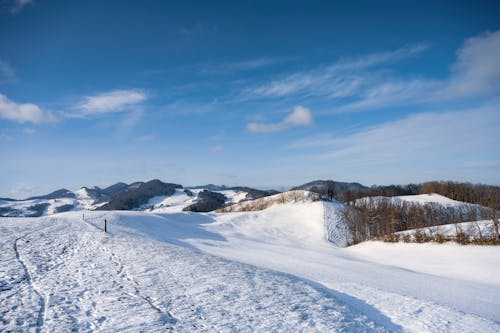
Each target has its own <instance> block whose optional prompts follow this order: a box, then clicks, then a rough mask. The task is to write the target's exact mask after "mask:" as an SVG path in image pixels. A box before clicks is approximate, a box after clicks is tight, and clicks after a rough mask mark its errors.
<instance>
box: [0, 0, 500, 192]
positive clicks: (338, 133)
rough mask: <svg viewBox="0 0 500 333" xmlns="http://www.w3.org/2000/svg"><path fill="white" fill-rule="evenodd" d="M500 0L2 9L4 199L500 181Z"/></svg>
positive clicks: (48, 4) (25, 1)
mask: <svg viewBox="0 0 500 333" xmlns="http://www.w3.org/2000/svg"><path fill="white" fill-rule="evenodd" d="M499 15H500V6H499V5H498V2H495V1H468V2H461V1H441V2H439V3H436V2H435V1H429V2H426V1H419V2H401V1H381V2H376V3H375V2H373V1H350V2H347V1H346V2H336V1H292V2H290V1H273V2H271V1H248V2H239V1H238V2H235V1H210V2H209V1H197V2H195V1H175V2H174V1H163V2H160V1H141V2H138V1H79V2H77V1H36V0H34V1H30V0H14V1H2V2H1V3H0V154H1V158H0V183H1V186H0V196H10V197H17V198H19V197H25V196H29V195H33V194H38V193H44V192H48V191H51V190H54V189H56V188H59V187H67V188H78V187H80V186H84V185H85V186H92V185H106V184H111V183H113V182H116V181H125V182H132V181H137V180H149V179H152V178H159V179H161V180H163V181H170V182H177V183H181V184H183V185H196V184H202V183H203V184H204V183H217V184H226V185H238V184H239V185H250V186H257V187H286V186H290V185H296V184H300V183H304V182H307V181H310V180H313V179H335V180H339V181H359V182H362V183H364V184H367V185H371V184H392V183H396V184H398V183H399V184H401V183H409V182H421V181H426V180H441V179H446V180H448V179H449V180H457V181H470V182H482V183H490V184H500V148H499V147H500V145H499V144H498V142H500V20H499Z"/></svg>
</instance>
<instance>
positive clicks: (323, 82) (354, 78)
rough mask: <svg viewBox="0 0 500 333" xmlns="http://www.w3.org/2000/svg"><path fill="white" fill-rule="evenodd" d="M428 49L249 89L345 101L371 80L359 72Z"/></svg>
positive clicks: (350, 62)
mask: <svg viewBox="0 0 500 333" xmlns="http://www.w3.org/2000/svg"><path fill="white" fill-rule="evenodd" d="M427 48H428V45H426V44H417V45H412V46H405V47H402V48H399V49H397V50H394V51H389V52H381V53H373V54H369V55H366V56H363V57H358V58H353V59H341V60H339V61H337V62H336V63H334V64H333V65H330V66H326V67H320V68H316V69H314V70H310V71H303V72H297V73H293V74H290V75H287V76H285V77H283V78H280V79H277V80H274V81H271V82H269V83H265V84H262V85H259V86H257V87H253V88H250V89H247V90H246V91H245V92H244V94H245V95H248V96H251V97H282V96H287V95H291V94H299V93H301V94H308V95H325V96H329V97H332V98H340V97H346V96H349V95H351V94H353V93H354V92H355V91H357V90H358V89H359V88H360V86H361V85H366V84H368V83H369V82H370V81H372V79H370V76H366V75H361V74H360V73H359V72H360V71H362V70H365V69H367V68H373V67H376V66H380V65H383V64H388V63H393V62H395V61H400V60H403V59H407V58H412V57H415V56H417V55H418V54H420V53H422V52H423V51H425V50H426V49H427Z"/></svg>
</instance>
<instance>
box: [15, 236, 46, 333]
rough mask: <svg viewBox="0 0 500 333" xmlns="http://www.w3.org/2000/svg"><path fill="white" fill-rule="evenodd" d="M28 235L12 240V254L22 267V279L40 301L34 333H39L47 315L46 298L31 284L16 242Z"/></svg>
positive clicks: (31, 281)
mask: <svg viewBox="0 0 500 333" xmlns="http://www.w3.org/2000/svg"><path fill="white" fill-rule="evenodd" d="M27 235H28V234H25V235H23V236H21V237H18V238H16V239H15V240H14V252H15V254H16V258H17V260H19V262H20V263H21V266H22V267H23V270H24V277H25V280H26V281H27V282H28V285H29V286H30V287H31V288H32V289H33V290H34V291H35V293H36V294H37V295H38V298H39V299H40V310H39V311H38V317H37V321H36V323H37V328H36V332H37V333H39V332H41V330H42V327H43V324H44V322H45V317H46V314H47V297H46V296H43V293H42V292H41V291H40V290H39V289H38V288H37V287H36V286H35V285H34V284H33V279H32V278H31V274H30V271H29V269H28V266H26V263H25V262H24V260H23V259H22V257H21V254H20V253H19V245H18V242H19V241H20V240H21V239H23V238H24V237H26V236H27Z"/></svg>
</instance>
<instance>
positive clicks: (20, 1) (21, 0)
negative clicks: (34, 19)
mask: <svg viewBox="0 0 500 333" xmlns="http://www.w3.org/2000/svg"><path fill="white" fill-rule="evenodd" d="M33 2H34V1H33V0H14V3H13V6H12V8H11V9H10V12H11V13H12V14H16V13H19V12H20V11H21V10H22V9H23V8H24V7H25V6H27V5H30V4H32V3H33Z"/></svg>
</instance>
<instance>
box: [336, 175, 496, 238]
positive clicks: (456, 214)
mask: <svg viewBox="0 0 500 333" xmlns="http://www.w3.org/2000/svg"><path fill="white" fill-rule="evenodd" d="M430 193H437V194H440V195H443V196H446V197H448V198H450V199H453V200H457V201H463V202H466V203H469V204H468V205H467V204H466V205H457V206H444V205H441V204H438V203H425V204H421V203H413V202H407V201H403V200H398V199H395V198H391V197H394V196H400V195H414V194H430ZM337 199H340V200H342V201H344V202H346V203H347V204H349V205H350V207H351V209H347V210H345V212H344V219H345V221H346V223H347V227H348V230H349V233H350V234H351V236H352V242H353V243H358V242H361V241H365V240H369V239H393V237H394V235H395V233H396V232H399V231H405V230H411V229H419V228H427V227H433V226H439V225H443V224H451V223H460V222H467V221H477V220H482V219H491V220H492V221H493V226H494V235H493V239H494V240H495V242H496V241H497V240H498V239H499V221H498V215H499V214H498V211H499V210H500V187H497V186H489V185H477V184H470V183H457V182H450V181H447V182H437V181H433V182H426V183H423V184H409V185H390V186H372V187H371V188H368V189H363V190H356V191H346V192H344V193H340V194H339V195H338V196H337ZM488 237H489V236H488Z"/></svg>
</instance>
